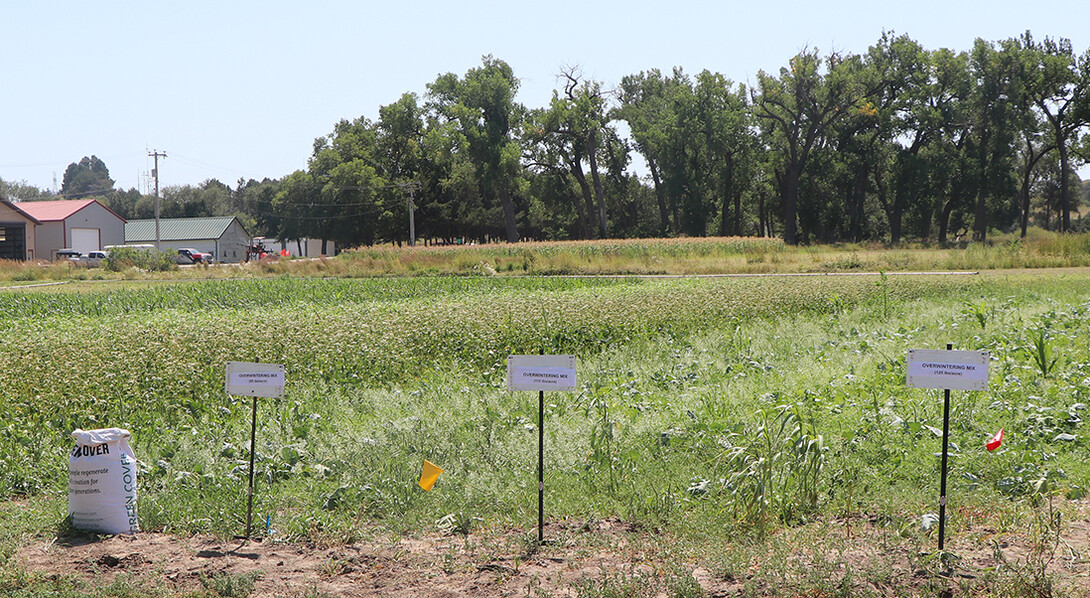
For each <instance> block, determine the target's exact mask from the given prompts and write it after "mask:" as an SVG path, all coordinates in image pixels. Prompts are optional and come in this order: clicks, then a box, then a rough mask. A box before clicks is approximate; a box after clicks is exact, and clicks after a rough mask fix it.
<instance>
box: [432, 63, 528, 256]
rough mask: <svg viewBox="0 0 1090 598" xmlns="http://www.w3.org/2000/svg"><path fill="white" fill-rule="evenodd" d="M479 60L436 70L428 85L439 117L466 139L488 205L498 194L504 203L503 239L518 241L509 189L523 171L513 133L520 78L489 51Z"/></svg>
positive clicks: (519, 115) (518, 116)
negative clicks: (454, 69)
mask: <svg viewBox="0 0 1090 598" xmlns="http://www.w3.org/2000/svg"><path fill="white" fill-rule="evenodd" d="M481 62H482V65H481V67H480V68H474V69H470V70H469V71H467V72H466V74H465V77H463V78H458V76H457V75H454V74H453V73H447V74H445V75H440V76H439V78H437V79H436V80H435V82H434V83H431V84H429V85H428V93H429V95H430V97H431V100H432V102H431V107H432V109H433V110H434V111H435V113H436V114H437V115H438V116H439V117H440V119H441V122H444V123H449V124H452V125H454V127H455V129H456V130H457V132H458V133H459V135H460V137H461V141H464V142H465V146H464V148H465V150H466V152H467V153H468V157H469V160H470V163H471V165H472V167H473V168H474V170H475V171H476V179H477V183H478V184H479V185H480V190H481V196H482V198H484V199H485V201H486V205H487V204H489V203H494V202H496V201H497V200H498V203H499V205H500V206H501V207H502V212H503V226H502V229H503V231H504V234H505V236H506V239H507V241H508V242H509V243H517V242H518V240H519V235H518V225H517V222H516V211H515V202H514V198H513V192H514V186H515V184H516V179H518V178H519V176H520V175H521V170H522V166H521V163H520V159H521V157H522V148H521V146H520V144H519V140H518V139H516V138H515V136H514V133H515V132H516V131H517V130H518V126H519V123H520V121H521V120H522V118H523V115H524V113H525V108H524V107H523V106H522V105H521V104H518V103H516V102H515V93H516V92H517V91H518V87H519V82H518V79H516V78H515V74H514V71H513V70H512V69H511V67H510V66H508V64H507V63H506V62H504V61H502V60H499V59H496V58H493V57H492V56H490V55H489V56H485V57H483V58H482V59H481Z"/></svg>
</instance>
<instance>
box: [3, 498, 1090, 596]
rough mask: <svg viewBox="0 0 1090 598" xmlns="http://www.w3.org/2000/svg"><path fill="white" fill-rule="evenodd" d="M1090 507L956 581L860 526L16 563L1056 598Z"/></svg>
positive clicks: (986, 547) (1067, 590) (1087, 540)
mask: <svg viewBox="0 0 1090 598" xmlns="http://www.w3.org/2000/svg"><path fill="white" fill-rule="evenodd" d="M1088 506H1090V505H1087V504H1086V503H1085V502H1083V503H1082V504H1076V505H1074V507H1075V508H1071V507H1072V506H1071V505H1068V508H1067V509H1066V510H1065V513H1066V515H1065V516H1066V517H1067V518H1068V519H1067V520H1066V522H1065V523H1064V524H1063V526H1062V531H1061V534H1060V535H1059V537H1058V538H1054V540H1053V541H1052V542H1050V543H1049V544H1047V547H1048V553H1049V554H1050V555H1051V556H1050V558H1040V555H1039V551H1038V552H1035V548H1040V547H1041V546H1042V544H1041V543H1040V542H1038V541H1037V539H1035V538H1032V537H1030V536H1031V535H1032V534H1029V533H1023V532H1020V531H1018V530H1009V531H1006V532H1003V533H1000V532H998V531H996V529H994V528H993V527H992V525H991V524H992V522H991V521H990V520H988V521H985V522H983V523H971V524H969V525H966V526H964V527H962V528H960V529H958V530H957V533H956V535H954V536H953V537H952V540H951V541H950V543H949V544H948V548H949V549H950V550H951V551H952V552H953V553H956V555H957V558H958V561H957V565H956V566H955V567H954V569H953V572H952V573H944V572H943V571H941V570H940V569H942V567H941V566H940V564H939V563H938V562H937V561H935V560H929V557H928V556H927V555H926V554H924V552H923V551H926V550H928V549H930V550H934V547H933V546H930V548H929V545H931V544H933V543H934V541H933V538H929V537H927V536H918V537H917V538H916V539H915V540H912V539H905V538H903V537H902V536H901V535H900V532H897V531H896V530H895V529H894V528H892V527H890V526H886V525H882V524H881V521H876V520H875V519H872V518H867V517H862V516H861V517H858V518H852V519H850V520H839V521H826V522H819V523H814V524H811V525H808V526H803V527H799V528H791V529H785V530H780V531H778V532H776V534H775V535H774V536H773V537H772V538H770V539H768V540H767V541H765V542H762V543H748V544H730V543H729V541H724V543H723V544H722V545H716V546H706V547H703V548H702V547H700V546H695V547H694V546H691V545H688V546H686V545H685V543H684V542H673V541H671V540H670V539H669V538H667V537H665V536H663V535H662V534H660V533H658V530H649V529H643V528H638V527H634V526H632V525H629V524H627V523H625V522H622V521H618V520H593V521H589V522H578V523H576V522H559V523H554V524H550V525H549V526H548V528H547V530H546V538H549V539H552V540H551V541H550V542H548V543H547V544H546V545H545V546H543V547H541V548H539V549H537V550H532V547H533V544H534V543H533V541H532V539H533V538H534V537H535V535H534V533H533V532H527V531H525V530H519V529H511V530H496V531H483V532H480V533H476V532H475V533H471V534H469V535H468V536H445V535H435V536H427V537H404V538H402V537H390V536H379V535H376V536H375V537H373V538H370V539H368V540H366V541H359V542H355V543H352V544H348V545H344V546H329V547H322V546H316V545H313V544H306V543H286V542H278V541H275V540H270V539H266V540H265V541H262V542H257V541H242V540H231V541H224V540H219V539H215V538H210V537H179V536H172V535H165V534H158V533H140V534H137V535H135V536H111V537H103V538H98V537H94V536H88V537H73V538H67V539H48V540H41V541H36V542H34V543H31V544H29V545H26V546H23V547H22V548H21V549H20V550H19V551H18V552H17V554H16V562H17V563H18V565H19V566H21V567H24V568H25V569H27V570H28V571H31V572H34V573H36V574H40V575H45V576H67V577H75V578H77V579H81V580H83V581H85V582H87V583H90V584H93V585H95V586H101V585H106V584H109V583H113V582H115V581H116V580H119V579H120V580H122V581H125V580H127V581H128V582H129V583H133V584H135V585H137V586H140V587H146V588H166V589H168V590H171V591H175V592H188V591H197V590H201V589H202V588H205V587H208V585H207V584H208V583H209V580H211V579H215V578H217V577H221V578H222V577H228V576H245V575H254V576H256V581H255V582H254V591H253V593H252V594H251V595H252V596H260V597H288V596H305V595H311V596H315V595H317V596H323V595H325V596H349V597H351V596H393V597H408V596H424V597H456V596H482V597H493V596H495V597H499V596H578V595H579V594H580V590H581V589H585V588H587V587H589V586H588V584H597V585H598V587H601V586H602V584H606V585H608V584H613V585H614V586H615V587H619V586H622V585H625V584H628V586H630V587H632V586H634V587H636V588H640V589H639V594H638V595H645V596H669V595H679V594H683V593H682V592H679V591H678V587H679V586H678V584H679V583H681V584H682V585H685V584H690V586H689V587H690V590H691V593H689V594H687V595H701V594H702V595H704V596H735V595H739V594H741V593H743V592H746V591H749V592H754V593H757V594H765V593H772V592H775V593H777V594H780V595H800V596H801V595H806V596H811V595H813V596H817V595H822V596H823V595H826V594H825V593H822V592H827V591H830V590H835V589H836V588H837V587H838V585H840V584H843V583H846V584H847V585H850V586H851V587H853V588H855V589H856V590H859V589H864V588H865V589H866V591H867V592H866V595H879V596H903V595H915V594H917V593H919V594H927V595H931V594H932V593H933V591H934V590H935V589H937V588H938V589H941V588H949V589H950V590H951V591H952V592H953V594H951V595H974V592H975V593H979V592H980V591H982V590H987V591H990V592H992V591H994V592H996V594H997V595H1005V593H1004V592H1003V591H1002V589H1003V588H1010V587H1012V586H1013V584H1017V583H1019V578H1020V577H1025V580H1024V581H1027V582H1030V583H1032V582H1034V578H1033V573H1034V571H1035V570H1036V569H1037V568H1038V567H1040V568H1041V570H1042V571H1044V573H1046V574H1047V575H1048V576H1049V577H1050V578H1051V579H1052V580H1054V581H1055V582H1056V587H1055V588H1054V590H1055V593H1054V594H1052V595H1062V596H1090V517H1088V509H1087V507H1088ZM1027 529H1028V528H1027ZM996 549H998V550H999V553H998V555H1002V556H1001V558H997V557H998V555H997V553H996ZM1003 561H1006V562H1005V563H1004V562H1003ZM997 590H998V591H997ZM943 591H945V590H943ZM815 592H816V593H815ZM829 595H832V594H831V593H830V594H829ZM853 595H854V593H853ZM1020 595H1021V594H1020ZM1031 595H1032V594H1031Z"/></svg>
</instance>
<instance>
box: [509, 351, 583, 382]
mask: <svg viewBox="0 0 1090 598" xmlns="http://www.w3.org/2000/svg"><path fill="white" fill-rule="evenodd" d="M575 384H576V380H575V356H574V355H511V356H509V357H508V358H507V390H572V389H574V388H575Z"/></svg>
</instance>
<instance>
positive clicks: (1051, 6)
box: [0, 0, 1090, 189]
mask: <svg viewBox="0 0 1090 598" xmlns="http://www.w3.org/2000/svg"><path fill="white" fill-rule="evenodd" d="M1088 23H1090V3H1083V2H1063V3H1060V2H1037V3H1033V4H1027V3H1025V2H1019V3H1015V2H1008V1H1006V0H995V1H991V2H976V1H973V2H950V1H947V2H935V1H931V0H922V1H917V2H914V3H892V2H890V3H881V2H874V1H871V2H860V1H856V0H849V1H847V2H837V3H832V2H829V3H817V2H795V1H780V2H763V3H762V2H753V1H752V0H751V1H749V2H735V1H733V0H732V1H723V2H696V1H687V0H674V1H673V2H665V1H659V2H645V1H643V0H629V1H627V2H613V1H600V2H591V1H583V2H577V1H569V0H552V1H549V2H534V3H527V2H517V1H514V0H509V1H506V2H504V1H493V0H487V1H473V0H463V1H462V2H450V1H448V2H435V1H431V0H425V1H417V2H413V1H409V2H403V3H398V2H381V3H377V2H352V1H347V0H343V1H323V0H312V1H308V2H278V1H275V0H266V1H262V2H256V1H249V0H238V1H223V0H219V1H200V0H197V1H193V0H190V1H186V2H162V1H160V2H139V3H138V2H128V1H114V2H86V1H78V2H73V1H53V2H51V1H47V0H43V1H42V2H15V1H14V0H12V1H10V2H6V3H5V6H4V7H3V8H2V10H0V178H3V179H4V180H6V181H25V182H27V183H29V184H32V185H35V186H39V187H43V188H52V186H53V176H54V173H55V174H56V177H57V180H58V184H59V181H60V179H61V177H62V175H63V173H64V169H65V168H66V167H67V165H68V164H69V163H71V162H76V161H78V160H79V159H80V158H82V157H83V156H88V155H92V154H94V155H97V156H98V157H100V158H102V160H103V161H104V162H105V163H106V165H107V166H108V167H109V169H110V174H111V176H112V177H113V178H114V179H115V181H116V182H117V183H116V184H117V186H118V187H119V188H124V189H128V188H130V187H138V188H140V187H141V181H142V180H143V177H144V174H145V173H146V172H147V171H150V169H151V164H150V158H148V156H147V154H148V152H149V151H150V150H152V149H157V150H160V151H165V152H166V153H167V156H168V157H167V159H166V160H165V161H162V162H161V164H160V167H159V171H160V184H161V185H163V186H166V185H181V184H194V185H196V184H199V183H200V182H202V181H204V180H206V179H209V178H217V179H219V180H221V181H223V182H225V183H228V184H229V185H231V186H232V187H233V186H234V184H235V182H236V181H237V180H238V179H239V178H240V177H245V178H255V179H261V178H264V177H269V178H279V177H281V176H284V175H285V174H288V173H290V172H292V171H294V170H297V169H301V168H305V167H306V161H307V157H308V156H309V155H310V151H311V146H312V143H313V140H314V138H315V137H319V136H322V135H325V134H327V133H328V132H329V131H331V130H332V128H333V125H334V123H336V122H337V121H338V120H340V119H342V118H343V119H353V118H357V117H360V116H366V117H368V118H375V117H376V116H377V114H378V108H379V106H381V105H385V104H389V103H392V102H394V101H396V100H397V99H398V97H400V96H401V94H403V93H405V92H415V93H417V94H421V95H422V94H424V93H425V91H426V85H427V84H428V83H430V82H432V81H434V80H435V78H436V76H437V75H439V74H441V73H447V72H453V73H457V74H459V75H460V74H463V73H465V71H466V70H467V69H469V68H472V67H474V66H477V65H479V64H480V59H481V56H482V55H485V54H492V55H494V56H496V57H497V58H501V59H503V60H505V61H507V62H508V63H509V64H510V65H511V66H512V68H513V69H514V71H515V74H516V76H518V77H519V78H520V79H521V81H522V84H521V89H520V92H519V96H518V100H519V101H521V102H522V103H524V104H526V105H528V106H530V107H539V106H543V105H545V104H546V103H547V102H548V100H549V98H550V96H551V94H552V90H553V89H554V88H555V87H556V74H557V73H559V72H560V70H561V69H562V68H564V67H565V66H573V65H577V66H579V67H580V68H581V69H582V71H583V73H584V74H585V75H586V76H587V77H591V78H595V79H598V80H601V81H603V82H604V83H605V84H606V86H607V87H609V86H611V85H613V84H616V83H617V82H618V81H619V80H620V79H621V77H623V76H625V75H628V74H633V73H638V72H640V71H644V70H648V69H652V68H658V69H663V70H666V71H668V70H669V69H672V68H673V67H674V66H680V67H682V68H684V69H685V70H686V71H687V72H690V73H697V72H699V71H701V70H703V69H709V70H712V71H717V72H720V73H723V74H724V75H725V76H727V77H729V78H731V79H733V80H735V81H740V82H751V81H753V80H754V75H755V74H756V73H757V71H758V70H762V69H763V70H766V71H770V72H774V71H776V70H778V69H779V68H780V67H781V66H783V65H784V64H786V62H787V60H788V59H789V58H790V57H791V56H793V55H794V54H796V53H797V52H798V51H799V50H800V49H802V48H804V47H816V48H818V49H819V50H820V51H821V52H822V54H826V53H828V52H829V51H831V50H836V51H840V52H848V53H859V52H864V51H865V50H866V49H867V47H869V46H870V45H873V44H874V43H875V42H876V41H877V40H878V38H879V37H880V35H881V34H882V31H883V30H887V31H895V32H897V33H898V34H900V33H906V34H908V35H910V36H911V37H912V38H914V39H916V40H917V41H919V42H920V43H922V44H923V45H924V47H926V48H929V49H934V48H939V47H947V48H951V49H954V50H965V49H968V48H969V47H971V45H972V43H973V40H974V39H976V38H978V37H980V38H983V39H986V40H991V41H995V40H1000V39H1005V38H1008V37H1015V36H1018V35H1020V34H1021V33H1022V32H1023V31H1025V30H1027V29H1028V30H1030V31H1032V32H1033V34H1034V36H1035V37H1037V38H1043V37H1045V36H1048V37H1054V38H1058V37H1066V38H1069V39H1071V41H1072V43H1073V45H1074V47H1075V49H1076V51H1078V52H1080V53H1081V52H1083V51H1085V50H1086V49H1087V48H1088V47H1090V33H1087V30H1088V29H1090V27H1088V25H1087V24H1088Z"/></svg>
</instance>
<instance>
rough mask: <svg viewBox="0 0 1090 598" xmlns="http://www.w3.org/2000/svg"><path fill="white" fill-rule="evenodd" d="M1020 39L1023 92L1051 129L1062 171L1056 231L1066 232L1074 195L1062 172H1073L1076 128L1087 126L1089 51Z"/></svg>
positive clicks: (1055, 42) (1068, 44) (1025, 36)
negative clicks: (1079, 53) (1058, 224)
mask: <svg viewBox="0 0 1090 598" xmlns="http://www.w3.org/2000/svg"><path fill="white" fill-rule="evenodd" d="M1020 42H1021V50H1022V54H1023V56H1024V57H1025V63H1024V66H1025V84H1026V94H1027V96H1028V98H1029V101H1030V102H1032V103H1033V105H1034V106H1035V107H1036V108H1037V110H1039V111H1040V113H1041V114H1042V115H1043V116H1044V119H1045V121H1046V122H1047V124H1048V125H1049V128H1050V129H1051V133H1052V141H1053V145H1054V146H1055V149H1056V151H1057V152H1058V153H1059V158H1060V171H1061V172H1063V173H1065V174H1064V176H1061V177H1060V231H1061V232H1066V231H1068V230H1070V228H1071V207H1072V203H1073V202H1072V197H1073V195H1074V193H1073V191H1072V188H1071V185H1069V184H1068V180H1069V177H1068V176H1067V175H1066V173H1068V172H1073V171H1074V167H1073V165H1072V163H1071V154H1072V146H1073V145H1075V144H1076V143H1077V142H1078V137H1079V131H1080V130H1082V129H1084V128H1085V127H1086V126H1087V125H1090V98H1088V97H1087V96H1088V95H1090V50H1087V51H1086V52H1084V53H1083V54H1082V56H1078V57H1076V56H1075V53H1074V51H1073V50H1072V48H1071V40H1068V39H1060V40H1053V39H1051V38H1048V37H1046V38H1045V39H1044V40H1042V41H1041V42H1034V41H1033V36H1032V35H1030V32H1029V31H1027V32H1025V33H1024V34H1023V35H1022V37H1021V39H1020Z"/></svg>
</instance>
